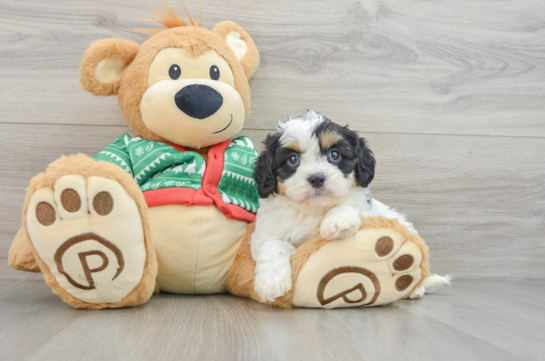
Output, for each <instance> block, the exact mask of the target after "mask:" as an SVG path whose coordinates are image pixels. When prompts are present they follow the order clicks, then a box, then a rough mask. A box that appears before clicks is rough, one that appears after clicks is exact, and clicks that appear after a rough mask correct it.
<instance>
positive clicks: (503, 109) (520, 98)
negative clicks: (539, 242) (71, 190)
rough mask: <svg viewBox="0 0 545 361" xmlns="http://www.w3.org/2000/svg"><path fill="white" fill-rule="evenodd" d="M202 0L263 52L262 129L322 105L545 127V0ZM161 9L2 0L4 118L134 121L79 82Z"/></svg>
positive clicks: (400, 128) (473, 130)
mask: <svg viewBox="0 0 545 361" xmlns="http://www.w3.org/2000/svg"><path fill="white" fill-rule="evenodd" d="M171 2H172V3H173V4H172V5H173V6H174V8H175V9H176V10H178V11H182V12H183V10H182V7H181V4H179V2H177V1H175V0H172V1H171ZM202 5H203V18H204V26H206V27H208V28H210V27H212V26H213V25H214V24H216V23H218V22H220V21H222V20H225V19H232V20H234V21H236V22H238V23H239V24H240V25H242V26H243V27H244V28H245V29H246V30H247V31H248V32H249V33H250V34H251V35H252V37H253V38H254V39H255V41H256V43H257V45H258V47H259V49H260V51H261V55H262V66H261V68H260V70H259V71H258V72H257V74H256V76H255V77H254V79H253V80H252V83H251V85H252V89H253V90H252V92H253V100H252V103H253V113H252V115H251V117H250V119H249V121H248V123H247V127H248V128H250V129H269V128H270V127H271V124H273V122H274V121H275V120H277V119H284V118H285V117H286V115H287V114H290V113H291V114H300V113H301V112H302V111H304V110H305V109H314V110H316V111H319V112H322V113H324V114H327V115H328V116H329V117H331V118H332V119H334V120H337V121H340V122H350V123H351V124H352V126H353V127H354V128H357V129H360V130H365V131H367V132H390V133H426V134H465V135H467V134H471V135H503V136H528V137H544V136H545V126H544V122H545V91H544V90H545V89H544V87H543V80H544V79H545V37H544V36H543V34H542V33H543V27H544V23H543V19H544V18H545V3H544V2H543V1H541V0H525V1H524V2H521V1H518V0H507V1H500V2H499V1H495V0H480V1H474V0H458V1H443V0H434V1H426V2H421V1H418V0H362V1H351V0H341V1H338V0H327V1H320V2H316V1H313V0H294V1H261V2H256V1H254V0H236V1H231V2H229V4H228V5H226V3H225V2H224V1H220V0H206V1H204V2H203V4H202ZM151 6H156V7H157V6H159V1H158V0H134V1H131V2H130V6H129V5H127V3H126V2H123V1H120V0H113V1H112V0H96V1H86V0H48V1H47V2H45V1H40V0H28V1H24V2H22V1H20V0H2V1H0V78H1V79H2V82H0V120H1V121H2V122H14V123H58V124H102V125H122V124H124V122H123V119H122V118H121V115H120V114H121V113H120V111H119V109H118V107H117V102H116V100H115V98H109V99H100V98H93V97H90V96H89V95H88V94H86V93H85V92H84V91H83V90H82V89H81V87H80V86H79V84H78V76H77V75H78V68H79V61H80V59H81V55H82V54H83V52H84V50H85V49H86V48H87V46H88V45H89V44H90V43H91V42H93V41H95V40H98V39H102V38H110V37H122V38H125V39H131V40H135V41H138V42H143V41H145V40H146V39H147V38H148V36H147V35H145V34H140V33H134V32H131V30H132V29H134V28H141V27H143V26H144V27H145V26H147V23H146V22H144V21H143V20H141V19H142V18H146V17H149V15H150V12H149V9H150V7H151ZM188 6H189V8H190V9H191V11H192V12H193V13H194V14H196V13H197V12H198V6H197V4H196V2H190V3H188ZM152 26H153V25H152Z"/></svg>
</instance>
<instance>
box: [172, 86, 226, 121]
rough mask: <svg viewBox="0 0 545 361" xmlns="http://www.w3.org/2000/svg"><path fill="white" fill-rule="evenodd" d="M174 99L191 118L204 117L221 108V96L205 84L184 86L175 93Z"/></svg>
mask: <svg viewBox="0 0 545 361" xmlns="http://www.w3.org/2000/svg"><path fill="white" fill-rule="evenodd" d="M174 101H175V102H176V105H177V106H178V108H180V110H181V111H182V112H184V113H185V114H187V115H189V116H190V117H192V118H197V119H204V118H208V117H209V116H211V115H212V114H214V113H215V112H217V111H218V109H219V108H221V105H222V104H223V97H222V96H221V94H220V93H219V92H217V91H216V90H214V89H213V88H211V87H209V86H207V85H201V84H192V85H187V86H184V87H183V88H182V90H180V91H179V92H178V93H176V95H175V96H174Z"/></svg>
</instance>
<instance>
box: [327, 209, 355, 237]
mask: <svg viewBox="0 0 545 361" xmlns="http://www.w3.org/2000/svg"><path fill="white" fill-rule="evenodd" d="M360 226H361V219H360V217H359V216H358V215H357V214H353V213H350V212H347V213H344V214H343V213H337V214H334V215H326V217H325V218H324V220H323V221H322V224H321V225H320V235H321V236H322V237H323V238H325V239H327V240H330V241H334V240H341V239H346V238H349V237H351V236H353V235H354V234H356V232H357V231H358V230H359V229H360Z"/></svg>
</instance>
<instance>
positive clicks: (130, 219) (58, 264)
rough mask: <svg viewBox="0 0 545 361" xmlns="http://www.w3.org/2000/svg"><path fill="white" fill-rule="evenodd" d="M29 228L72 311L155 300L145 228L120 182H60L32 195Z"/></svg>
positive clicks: (74, 178)
mask: <svg viewBox="0 0 545 361" xmlns="http://www.w3.org/2000/svg"><path fill="white" fill-rule="evenodd" d="M85 161H88V162H92V161H91V160H90V159H86V160H85ZM26 225H27V229H28V234H29V236H30V239H31V242H32V244H33V246H34V249H35V255H37V256H38V257H36V258H37V259H38V263H39V264H40V268H41V270H42V272H43V273H44V276H45V278H46V281H47V282H48V284H49V285H50V286H51V288H52V289H53V291H54V292H55V293H57V294H59V296H61V298H62V299H63V300H64V301H65V302H67V303H69V304H71V305H72V306H74V307H78V308H90V309H99V308H107V307H124V306H132V305H136V304H141V303H144V302H146V301H147V299H148V298H149V297H150V296H151V294H152V292H153V289H154V285H155V282H154V281H155V276H154V275H153V273H154V271H153V265H150V264H149V262H148V260H147V253H148V252H147V250H146V249H147V247H146V235H145V233H146V232H145V227H144V225H143V222H142V217H141V214H140V211H139V207H138V206H137V204H136V202H135V200H134V199H133V198H131V196H130V195H129V194H128V193H127V191H126V190H125V189H124V188H123V187H122V186H121V184H120V183H118V182H117V181H114V180H112V179H107V178H102V177H96V176H90V177H87V178H86V177H84V176H82V175H77V174H72V175H65V176H62V177H59V178H58V179H57V180H56V181H55V182H54V184H53V186H52V187H48V186H45V187H42V188H38V189H36V191H35V192H34V193H33V194H32V195H31V198H30V202H29V204H28V211H27V213H26ZM153 256H154V255H153ZM155 268H156V267H155ZM155 272H156V271H155Z"/></svg>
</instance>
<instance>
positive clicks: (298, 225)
mask: <svg viewBox="0 0 545 361" xmlns="http://www.w3.org/2000/svg"><path fill="white" fill-rule="evenodd" d="M326 213H327V209H312V208H311V207H309V206H308V205H307V204H304V203H302V204H301V203H295V202H293V201H291V200H289V199H288V198H286V197H283V196H270V197H269V198H267V199H262V200H261V203H260V206H259V210H258V211H257V217H259V220H260V221H259V222H257V224H256V231H255V233H254V236H253V237H252V238H253V239H258V238H261V236H268V237H274V238H275V239H280V240H283V241H284V242H289V243H290V244H291V245H293V246H294V247H299V246H300V245H301V244H303V242H305V241H307V240H309V239H310V238H312V237H313V236H315V235H316V233H317V232H318V230H319V229H320V224H321V223H322V220H323V219H324V217H325V214H326ZM271 231H274V234H273V233H272V232H271Z"/></svg>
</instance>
